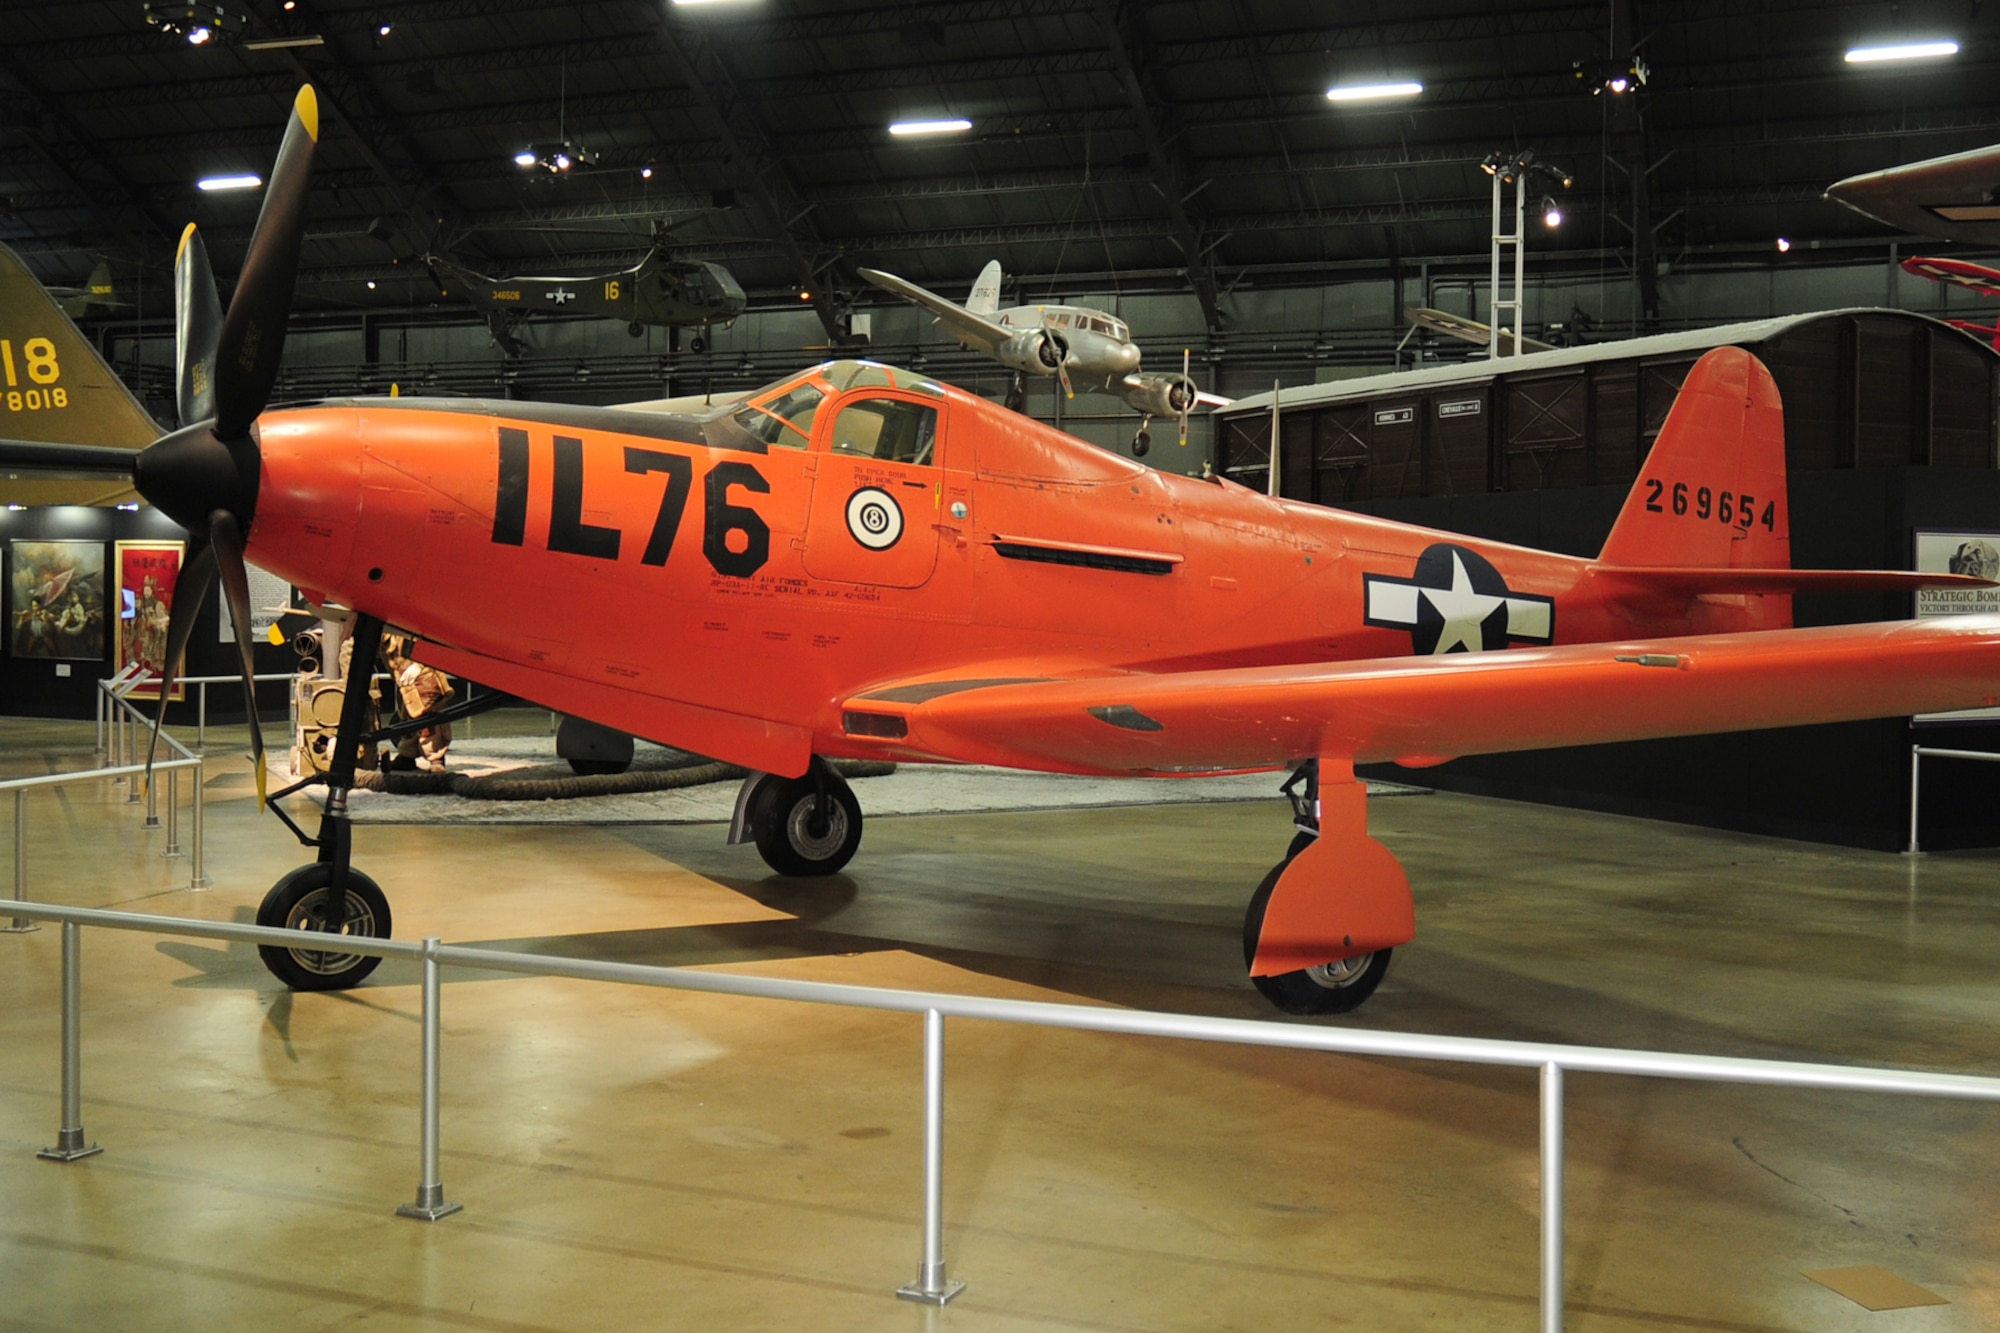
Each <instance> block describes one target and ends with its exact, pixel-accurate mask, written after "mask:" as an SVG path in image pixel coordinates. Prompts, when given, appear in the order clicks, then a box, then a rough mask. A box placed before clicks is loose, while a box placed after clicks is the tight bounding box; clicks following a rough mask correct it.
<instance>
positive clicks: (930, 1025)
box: [896, 1009, 965, 1305]
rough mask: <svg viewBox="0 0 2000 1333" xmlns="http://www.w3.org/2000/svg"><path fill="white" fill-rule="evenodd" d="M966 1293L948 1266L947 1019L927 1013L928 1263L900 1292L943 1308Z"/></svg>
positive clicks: (925, 1260)
mask: <svg viewBox="0 0 2000 1333" xmlns="http://www.w3.org/2000/svg"><path fill="white" fill-rule="evenodd" d="M964 1290H965V1284H964V1283H963V1282H959V1281H956V1280H955V1279H952V1278H949V1277H947V1276H945V1266H944V1015H943V1014H941V1013H939V1012H938V1011H937V1010H935V1009H926V1010H924V1259H923V1263H922V1264H921V1265H920V1266H919V1267H918V1269H917V1280H916V1281H915V1282H911V1283H907V1284H906V1285H904V1286H901V1287H898V1288H896V1294H897V1295H898V1296H900V1297H902V1298H903V1299H904V1300H906V1301H922V1302H923V1303H924V1304H926V1305H943V1304H945V1303H946V1302H947V1301H949V1300H951V1299H952V1297H954V1296H956V1295H958V1294H959V1293H960V1292H962V1291H964Z"/></svg>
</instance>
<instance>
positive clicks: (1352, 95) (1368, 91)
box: [1326, 79, 1424, 102]
mask: <svg viewBox="0 0 2000 1333" xmlns="http://www.w3.org/2000/svg"><path fill="white" fill-rule="evenodd" d="M1423 90H1424V85H1422V84H1421V83H1418V82H1416V81H1415V80H1414V79H1412V80H1409V81H1407V82H1404V83H1350V84H1344V85H1341V86H1337V87H1333V88H1329V89H1327V90H1326V100H1327V101H1329V102H1380V101H1385V100H1387V99H1389V98H1392V97H1415V96H1416V95H1417V94H1419V93H1421V92H1423Z"/></svg>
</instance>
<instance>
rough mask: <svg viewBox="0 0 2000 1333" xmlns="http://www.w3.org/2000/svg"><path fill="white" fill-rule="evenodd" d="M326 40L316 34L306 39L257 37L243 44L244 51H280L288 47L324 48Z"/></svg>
mask: <svg viewBox="0 0 2000 1333" xmlns="http://www.w3.org/2000/svg"><path fill="white" fill-rule="evenodd" d="M325 45H326V38H324V37H321V36H318V35H317V34H315V35H312V36H308V37H258V38H255V39H253V40H251V41H247V42H245V43H243V49H244V50H246V51H282V50H284V49H285V48H286V47H290V46H325Z"/></svg>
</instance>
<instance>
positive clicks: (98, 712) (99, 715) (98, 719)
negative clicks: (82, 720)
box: [91, 680, 104, 759]
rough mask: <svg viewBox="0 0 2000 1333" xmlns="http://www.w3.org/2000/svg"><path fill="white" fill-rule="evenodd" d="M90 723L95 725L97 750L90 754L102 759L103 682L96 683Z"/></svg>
mask: <svg viewBox="0 0 2000 1333" xmlns="http://www.w3.org/2000/svg"><path fill="white" fill-rule="evenodd" d="M92 714H93V715H92V721H94V722H95V723H96V724H97V727H96V731H97V748H96V749H95V750H93V751H92V752H91V753H93V754H95V755H96V756H97V757H98V758H99V759H102V758H104V682H103V681H101V680H100V681H98V682H97V700H96V703H95V704H94V705H93V708H92Z"/></svg>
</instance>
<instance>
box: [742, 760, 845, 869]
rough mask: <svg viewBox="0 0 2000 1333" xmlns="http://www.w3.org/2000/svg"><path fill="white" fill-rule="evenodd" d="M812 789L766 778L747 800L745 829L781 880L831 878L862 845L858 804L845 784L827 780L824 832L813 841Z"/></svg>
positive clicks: (801, 781) (803, 781)
mask: <svg viewBox="0 0 2000 1333" xmlns="http://www.w3.org/2000/svg"><path fill="white" fill-rule="evenodd" d="M816 791H817V784H816V783H815V782H814V781H813V778H812V775H811V774H807V775H806V776H805V777H802V778H778V777H772V778H766V779H765V780H764V782H763V785H761V786H759V787H758V788H757V792H756V795H754V796H753V797H752V798H751V800H750V830H751V832H752V833H753V834H755V835H756V838H757V851H758V852H759V854H761V855H762V856H763V858H764V864H765V865H768V866H770V867H771V869H773V870H775V871H777V872H778V873H779V874H780V875H795V876H804V875H831V874H834V873H836V872H837V871H838V870H839V869H840V868H841V867H842V866H844V865H846V864H847V863H848V862H849V861H851V860H853V859H854V852H855V849H856V848H858V847H860V846H861V802H859V801H857V800H856V799H854V792H853V790H852V789H851V788H849V787H848V785H847V783H846V782H845V781H844V780H843V779H841V778H840V777H839V776H837V775H834V774H828V775H827V783H826V792H827V796H828V797H829V798H830V800H831V802H832V805H833V808H832V809H831V810H830V811H828V812H827V819H826V831H825V833H824V834H821V835H818V836H815V835H814V833H813V831H812V818H813V814H814V808H813V807H814V806H815V804H816V803H817V802H816V796H815V792H816Z"/></svg>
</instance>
